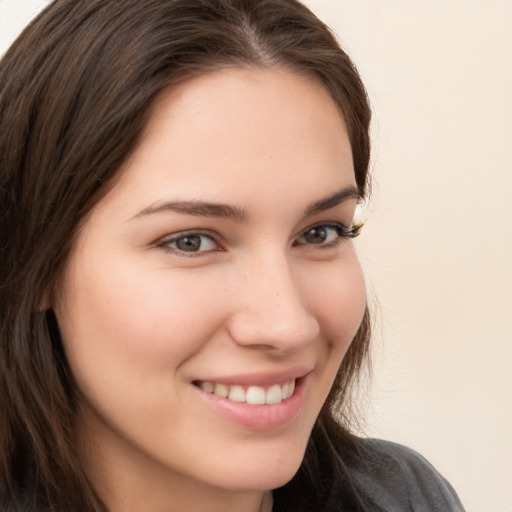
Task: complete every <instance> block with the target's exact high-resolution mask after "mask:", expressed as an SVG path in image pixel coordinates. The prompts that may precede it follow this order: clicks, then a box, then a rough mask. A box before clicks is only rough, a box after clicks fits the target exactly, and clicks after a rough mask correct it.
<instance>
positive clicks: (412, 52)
mask: <svg viewBox="0 0 512 512" xmlns="http://www.w3.org/2000/svg"><path fill="white" fill-rule="evenodd" d="M45 3H46V2H45V1H44V0H39V1H38V0H23V2H19V0H0V53H3V51H4V50H5V48H6V47H7V46H8V44H9V41H11V40H12V39H13V38H14V37H15V35H16V34H17V33H18V31H19V30H21V28H22V26H23V25H24V24H25V23H26V22H27V21H28V19H29V18H30V16H31V15H32V14H34V13H35V12H36V11H37V9H38V7H39V6H41V5H44V4H45ZM306 3H307V4H308V5H309V6H310V7H311V8H312V9H313V10H314V11H315V12H316V13H317V14H318V15H319V16H320V17H321V18H323V19H324V20H326V21H327V22H328V24H329V25H330V26H331V27H332V28H333V29H334V30H335V31H336V33H337V34H338V36H339V38H340V40H341V41H342V43H343V44H344V46H345V47H346V48H347V49H348V51H349V53H350V54H351V55H352V56H353V58H354V59H355V61H356V63H357V64H358V66H359V68H360V71H361V73H362V75H363V78H364V80H365V82H366V83H367V86H368V90H369V94H370V97H371V101H372V104H373V109H374V126H373V138H374V156H373V164H372V165H373V173H374V181H375V183H374V187H373V197H372V201H371V203H370V205H369V206H368V207H367V208H366V210H365V212H364V216H365V218H366V219H367V224H366V228H365V232H364V236H363V237H362V240H360V242H359V250H360V254H361V258H362V260H363V264H364V266H365V268H366V274H367V279H368V283H369V289H370V291H371V294H372V296H374V297H378V300H379V303H380V308H379V309H380V313H379V314H378V315H377V316H378V317H379V318H380V320H379V330H378V332H377V335H376V337H375V376H374V385H373V391H372V393H371V395H370V399H369V406H368V422H367V432H368V433H369V434H370V435H373V436H378V437H383V438H387V439H392V440H395V441H398V442H401V443H404V444H407V445H409V446H412V447H414V448H415V449H417V450H418V451H420V452H422V453H423V454H424V455H425V456H427V458H429V459H430V460H431V461H432V462H433V463H434V464H435V465H436V466H437V467H438V469H439V470H440V471H441V472H442V473H443V474H444V475H445V476H446V477H447V478H448V479H449V480H450V481H451V482H452V483H453V485H454V486H455V487H456V489H457V490H458V492H459V494H460V496H461V498H462V500H463V502H464V503H465V505H466V508H467V510H468V512H490V511H492V512H512V484H511V482H512V441H511V435H510V433H511V432H512V403H511V402H512V372H511V367H512V336H511V334H510V318H511V316H512V315H511V311H512V264H511V262H512V226H511V224H512V128H511V126H512V125H511V119H512V99H511V98H512V94H511V91H512V65H511V64H510V63H511V62H512V30H511V29H510V27H511V26H512V2H511V1H510V0H474V1H473V0H464V1H462V0H449V1H443V2H441V1H439V0H437V1H428V2H427V1H423V2H421V1H419V0H415V1H410V0H408V1H406V0H360V1H357V2H356V1H354V0H307V1H306ZM374 301H375V299H374Z"/></svg>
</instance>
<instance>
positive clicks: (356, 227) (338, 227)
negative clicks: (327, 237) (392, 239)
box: [156, 222, 363, 257]
mask: <svg viewBox="0 0 512 512" xmlns="http://www.w3.org/2000/svg"><path fill="white" fill-rule="evenodd" d="M362 227H363V223H355V224H352V225H351V226H350V227H348V228H347V227H346V226H343V225H342V224H339V223H331V222H327V223H323V224H315V225H313V226H311V227H309V228H307V229H305V230H304V231H303V232H302V233H301V234H300V235H299V236H298V237H297V238H296V239H295V241H294V243H293V245H294V246H297V245H311V246H312V247H315V246H316V247H318V248H319V249H327V248H330V247H335V246H337V245H338V244H339V242H340V241H341V240H349V239H352V238H356V237H357V236H358V235H359V234H360V233H361V229H362ZM315 229H332V230H334V231H335V232H336V238H335V239H334V240H332V241H330V242H328V243H319V244H315V243H308V242H303V243H301V242H298V240H299V239H300V238H302V237H304V236H306V235H307V234H308V233H311V232H312V231H313V230H315ZM187 237H190V238H192V237H201V238H202V237H205V238H208V239H209V240H211V241H213V242H214V243H215V244H217V245H218V244H219V240H218V237H217V236H215V235H214V234H213V233H211V232H204V231H183V232H181V233H177V234H175V235H172V236H171V237H167V238H164V239H162V240H160V241H159V242H157V244H156V245H157V247H159V248H162V249H164V250H166V251H167V252H172V253H175V254H179V255H180V256H185V257H197V256H201V255H203V254H204V253H209V252H215V251H216V250H219V249H216V250H202V251H201V250H199V251H185V250H182V249H179V248H177V247H170V244H173V243H176V242H178V241H180V240H184V239H186V238H187Z"/></svg>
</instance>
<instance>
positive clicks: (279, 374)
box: [197, 366, 313, 386]
mask: <svg viewBox="0 0 512 512" xmlns="http://www.w3.org/2000/svg"><path fill="white" fill-rule="evenodd" d="M312 370H313V368H312V367H310V366H298V367H294V368H288V369H283V370H280V371H272V372H252V373H240V374H231V375H223V376H218V377H213V376H212V377H207V378H202V379H197V381H201V382H213V383H216V384H225V385H227V386H233V385H235V384H239V385H241V386H251V385H254V386H271V385H273V384H283V383H285V382H289V381H290V380H294V379H300V378H301V377H304V376H305V375H307V374H308V373H310V372H311V371H312Z"/></svg>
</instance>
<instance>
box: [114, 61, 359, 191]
mask: <svg viewBox="0 0 512 512" xmlns="http://www.w3.org/2000/svg"><path fill="white" fill-rule="evenodd" d="M291 180H293V184H294V187H295V188H297V187H299V188H300V187H302V188H305V189H307V190H308V192H309V195H311V194H316V195H318V196H319V197H322V196H324V195H326V194H327V193H329V192H331V191H332V189H333V188H341V187H343V186H346V185H349V184H352V183H354V181H355V178H354V172H353V165H352V153H351V148H350V143H349V140H348V136H347V131H346V127H345V123H344V120H343V117H342V115H341V113H340V111H339V109H338V107H337V105H336V103H335V102H334V100H333V99H332V97H331V96H330V94H329V93H328V91H327V90H326V89H325V88H324V86H323V85H322V84H321V83H320V82H319V81H316V80H315V79H313V78H311V77H306V76H304V75H301V74H298V73H294V72H291V71H289V70H282V69H257V68H255V69H225V70H221V71H216V72H212V73H209V74H206V75H203V76H200V77H198V78H194V79H192V80H189V81H186V82H184V83H182V84H180V85H179V86H177V87H173V88H170V89H168V90H166V91H165V92H164V93H162V94H161V96H160V97H159V98H158V99H157V100H156V102H155V103H154V105H153V107H152V110H151V115H150V117H149V120H148V122H147V125H146V126H145V129H144V131H143V133H142V136H141V138H140V140H139V143H138V145H137V147H136V148H135V150H134V152H133V153H132V155H131V157H130V158H129V159H128V161H127V162H126V163H125V165H124V166H123V169H122V170H121V179H120V182H119V183H118V184H117V185H116V187H114V188H117V187H123V186H128V185H130V188H131V189H133V190H134V191H137V192H138V196H139V198H140V199H141V200H142V199H143V197H144V194H145V192H148V193H149V192H150V191H151V192H152V193H153V194H158V193H164V192H165V193H169V194H173V193H176V194H181V193H186V194H187V195H189V196H191V197H193V196H194V195H197V194H201V199H205V198H206V199H212V200H222V201H226V199H228V198H229V197H228V198H227V197H226V195H227V196H231V197H236V196H237V195H238V194H242V195H244V194H245V197H249V198H250V195H251V193H252V190H251V185H256V184H258V185H262V186H267V187H268V188H271V189H278V190H280V191H281V193H284V192H286V190H288V189H289V187H290V181H291ZM204 195H206V196H207V197H204ZM219 195H220V196H223V197H217V196H219ZM148 199H149V198H148Z"/></svg>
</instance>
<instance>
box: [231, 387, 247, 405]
mask: <svg viewBox="0 0 512 512" xmlns="http://www.w3.org/2000/svg"><path fill="white" fill-rule="evenodd" d="M228 397H229V399H230V400H233V402H245V390H244V388H243V387H242V386H231V387H230V389H229V395H228Z"/></svg>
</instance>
